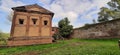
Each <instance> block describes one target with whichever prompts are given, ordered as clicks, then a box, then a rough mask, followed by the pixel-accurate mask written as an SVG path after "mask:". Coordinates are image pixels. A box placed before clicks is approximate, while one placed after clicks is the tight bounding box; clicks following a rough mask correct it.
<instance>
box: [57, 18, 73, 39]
mask: <svg viewBox="0 0 120 55" xmlns="http://www.w3.org/2000/svg"><path fill="white" fill-rule="evenodd" d="M58 26H59V34H60V35H61V36H62V37H64V38H68V37H69V35H70V34H71V33H72V29H73V26H72V25H70V21H69V20H68V18H67V17H66V18H64V19H62V20H60V21H59V23H58Z"/></svg>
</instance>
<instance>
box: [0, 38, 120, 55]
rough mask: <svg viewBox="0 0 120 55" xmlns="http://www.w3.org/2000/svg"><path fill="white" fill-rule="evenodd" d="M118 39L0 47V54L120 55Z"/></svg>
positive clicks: (62, 41) (76, 40) (74, 40)
mask: <svg viewBox="0 0 120 55" xmlns="http://www.w3.org/2000/svg"><path fill="white" fill-rule="evenodd" d="M118 40H119V39H70V40H60V41H58V42H56V43H53V44H44V45H33V46H20V47H10V48H0V55H30V54H33V55H119V54H120V49H119V47H118Z"/></svg>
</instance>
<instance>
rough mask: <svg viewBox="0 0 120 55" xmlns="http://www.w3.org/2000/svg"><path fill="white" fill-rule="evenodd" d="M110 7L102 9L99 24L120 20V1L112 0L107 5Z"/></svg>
mask: <svg viewBox="0 0 120 55" xmlns="http://www.w3.org/2000/svg"><path fill="white" fill-rule="evenodd" d="M107 4H108V6H109V7H102V8H100V12H99V13H98V15H99V16H98V22H105V21H109V20H113V19H118V18H120V0H111V1H110V2H108V3H107Z"/></svg>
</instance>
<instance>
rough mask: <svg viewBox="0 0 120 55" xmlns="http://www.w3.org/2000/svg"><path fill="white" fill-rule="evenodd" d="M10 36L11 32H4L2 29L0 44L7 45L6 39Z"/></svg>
mask: <svg viewBox="0 0 120 55" xmlns="http://www.w3.org/2000/svg"><path fill="white" fill-rule="evenodd" d="M9 36H10V35H9V33H3V32H2V31H0V45H6V41H7V39H8V37H9Z"/></svg>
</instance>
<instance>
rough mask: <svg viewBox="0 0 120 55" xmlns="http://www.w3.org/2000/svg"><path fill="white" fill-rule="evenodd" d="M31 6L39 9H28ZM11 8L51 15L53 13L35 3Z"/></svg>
mask: <svg viewBox="0 0 120 55" xmlns="http://www.w3.org/2000/svg"><path fill="white" fill-rule="evenodd" d="M32 8H37V9H39V10H30V9H32ZM12 9H13V10H15V11H22V12H33V13H42V14H51V15H52V16H53V15H54V13H53V12H51V11H49V10H47V9H45V8H43V7H41V6H39V5H37V4H32V5H25V6H18V7H13V8H12Z"/></svg>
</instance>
